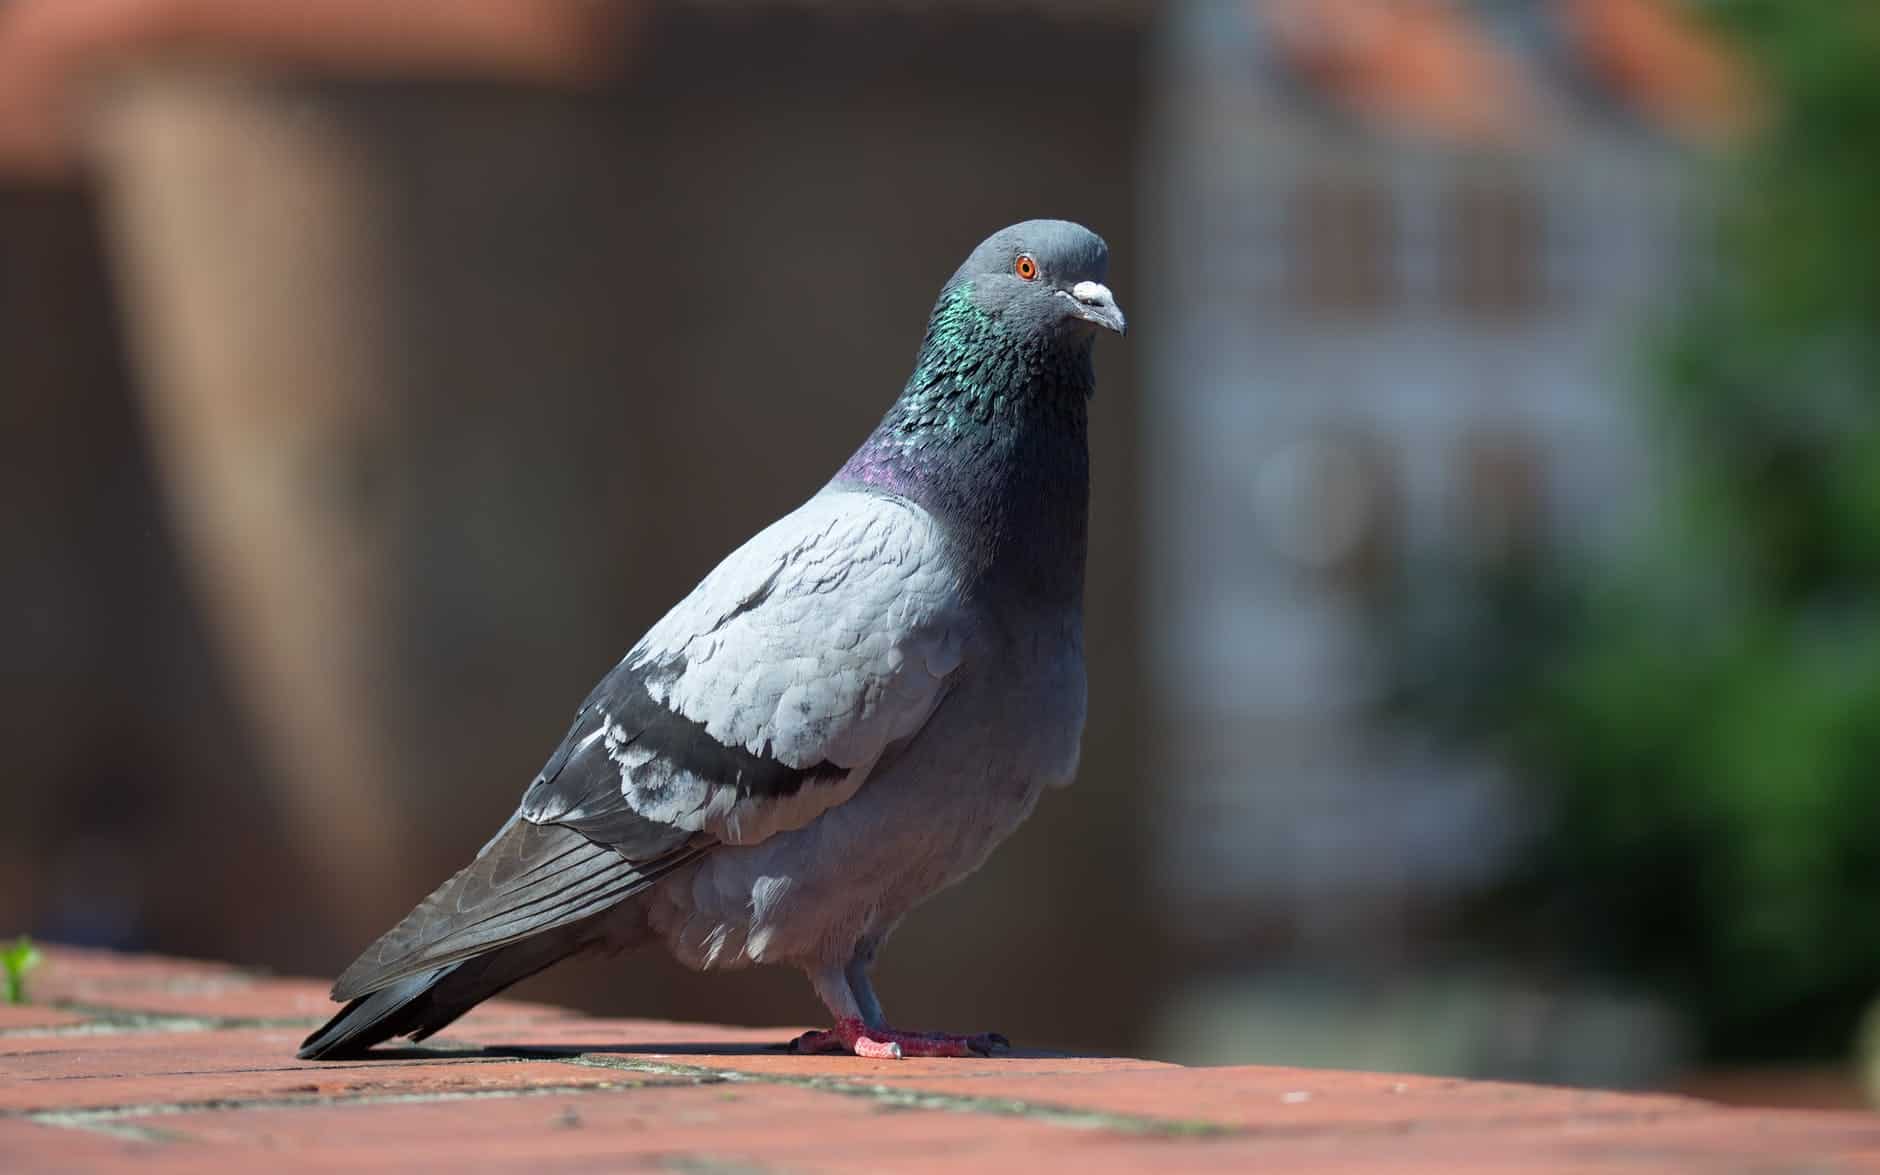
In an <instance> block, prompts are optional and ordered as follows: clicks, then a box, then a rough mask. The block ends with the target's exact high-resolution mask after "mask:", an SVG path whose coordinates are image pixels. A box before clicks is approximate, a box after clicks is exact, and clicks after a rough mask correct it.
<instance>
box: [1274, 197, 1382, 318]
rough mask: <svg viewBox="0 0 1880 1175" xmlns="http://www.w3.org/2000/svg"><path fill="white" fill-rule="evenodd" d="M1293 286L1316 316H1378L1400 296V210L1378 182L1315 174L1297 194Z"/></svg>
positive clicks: (1297, 295) (1293, 242) (1304, 303)
mask: <svg viewBox="0 0 1880 1175" xmlns="http://www.w3.org/2000/svg"><path fill="white" fill-rule="evenodd" d="M1292 220H1293V234H1292V244H1293V266H1292V274H1291V278H1292V288H1293V292H1294V296H1295V297H1296V298H1297V299H1298V302H1299V305H1300V306H1301V307H1302V308H1303V309H1304V310H1305V311H1306V312H1308V313H1310V314H1314V315H1346V314H1369V313H1376V312H1377V311H1380V310H1382V309H1384V308H1385V307H1387V306H1389V305H1390V304H1391V303H1392V302H1393V301H1394V300H1395V298H1396V296H1397V249H1396V244H1397V232H1396V229H1397V224H1396V208H1395V206H1394V202H1393V201H1392V199H1391V195H1390V193H1389V192H1388V191H1387V190H1386V189H1385V188H1384V187H1383V186H1382V185H1380V184H1378V183H1377V182H1375V181H1373V180H1369V179H1363V178H1353V177H1345V176H1313V177H1310V178H1308V179H1306V180H1304V181H1302V182H1301V183H1300V185H1299V186H1298V188H1296V189H1295V190H1294V192H1293V207H1292Z"/></svg>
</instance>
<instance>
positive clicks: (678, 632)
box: [627, 492, 965, 767]
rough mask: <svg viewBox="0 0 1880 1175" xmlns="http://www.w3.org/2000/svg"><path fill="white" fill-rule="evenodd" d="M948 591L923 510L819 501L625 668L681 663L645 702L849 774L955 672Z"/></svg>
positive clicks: (798, 762)
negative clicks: (833, 765) (656, 702)
mask: <svg viewBox="0 0 1880 1175" xmlns="http://www.w3.org/2000/svg"><path fill="white" fill-rule="evenodd" d="M958 591H959V584H958V579H957V577H956V576H955V574H954V573H953V571H952V569H951V567H950V566H949V565H948V561H947V559H946V558H945V544H944V541H943V539H942V536H941V533H940V530H939V527H938V525H937V524H936V523H935V522H934V520H933V518H932V517H931V516H930V515H928V514H927V512H926V511H924V510H922V509H921V508H920V507H918V506H915V505H913V504H912V503H910V502H905V501H902V500H901V499H898V498H890V497H884V496H881V495H877V494H866V493H854V492H826V493H823V494H819V495H818V496H816V497H814V498H812V499H810V500H809V501H808V502H807V503H805V504H804V505H803V506H802V507H801V508H799V509H797V510H795V511H793V512H792V513H790V514H788V515H786V516H785V517H784V518H783V519H781V520H779V521H778V522H777V523H776V524H774V525H773V526H771V527H770V528H769V529H767V530H765V531H763V532H762V533H760V534H759V535H758V536H757V537H756V538H754V539H752V540H751V541H750V542H749V543H747V544H746V545H745V546H744V547H743V548H741V549H739V550H738V551H737V552H735V553H734V554H733V555H732V556H731V557H730V558H728V559H726V560H725V562H724V563H723V564H721V565H720V566H719V568H718V569H717V570H716V571H714V572H713V573H712V574H711V575H710V576H708V577H706V579H705V581H704V582H703V583H701V584H699V586H698V589H697V590H696V591H694V592H693V593H692V595H691V596H689V597H687V598H686V600H685V601H684V602H682V603H681V604H680V605H679V606H678V607H676V608H674V609H673V610H672V612H670V613H668V614H667V616H666V617H665V618H664V619H662V620H661V621H660V622H659V623H658V624H656V625H654V626H653V628H652V630H651V631H650V632H648V633H647V634H646V637H645V638H644V639H643V640H641V642H640V643H639V644H638V645H637V646H635V648H634V650H633V652H631V653H629V654H628V655H627V660H628V662H629V663H632V664H659V663H662V662H679V661H682V662H683V664H684V670H683V672H681V673H679V674H677V675H676V676H673V677H671V678H670V679H667V680H663V681H658V680H656V684H655V687H654V691H653V692H654V696H655V697H656V698H658V699H659V700H660V701H661V702H664V703H665V704H666V705H668V706H671V707H672V708H673V709H674V710H676V711H678V712H679V713H681V714H683V715H685V716H686V717H687V718H690V719H692V720H693V721H695V722H699V723H702V724H703V725H704V726H705V729H706V730H707V731H708V732H710V734H711V735H712V737H714V738H716V739H719V740H720V741H722V742H724V743H727V744H731V745H737V746H743V747H744V748H746V749H747V750H750V751H752V752H755V753H759V754H768V755H771V756H773V757H775V758H776V759H778V760H779V761H780V762H783V763H786V764H788V765H790V766H792V767H807V766H809V765H811V764H813V763H816V762H819V761H823V760H827V761H829V762H832V763H837V764H840V765H841V766H844V767H854V766H859V765H861V764H864V763H868V762H871V761H872V760H874V759H875V757H876V756H878V755H879V754H880V753H881V751H882V749H883V748H885V747H886V746H887V745H888V744H889V743H890V742H892V741H894V740H895V739H897V738H902V737H905V736H906V735H908V734H911V733H913V731H914V730H916V729H918V728H919V727H920V725H921V724H922V723H923V722H925V720H926V718H927V716H928V714H929V713H931V711H932V706H933V704H934V703H935V702H936V701H937V700H938V698H939V695H940V691H941V683H942V682H943V680H944V679H945V677H946V676H947V674H949V673H950V672H952V670H953V669H954V668H955V667H956V666H957V665H958V664H959V660H960V655H961V650H962V648H963V646H964V636H965V631H964V623H963V621H964V617H963V615H962V614H961V611H960V606H959V601H958Z"/></svg>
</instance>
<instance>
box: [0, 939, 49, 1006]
mask: <svg viewBox="0 0 1880 1175" xmlns="http://www.w3.org/2000/svg"><path fill="white" fill-rule="evenodd" d="M39 960H40V955H39V948H38V947H36V946H34V945H33V940H32V939H30V938H27V937H26V936H25V935H21V936H20V937H19V938H18V939H17V940H15V941H14V943H13V945H12V946H9V947H0V973H3V977H4V979H5V986H6V1002H7V1003H9V1004H23V1003H25V1002H26V976H27V973H28V972H30V971H31V970H32V969H33V968H35V967H37V966H39Z"/></svg>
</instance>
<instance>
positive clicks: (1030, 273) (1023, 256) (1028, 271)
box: [1012, 253, 1038, 282]
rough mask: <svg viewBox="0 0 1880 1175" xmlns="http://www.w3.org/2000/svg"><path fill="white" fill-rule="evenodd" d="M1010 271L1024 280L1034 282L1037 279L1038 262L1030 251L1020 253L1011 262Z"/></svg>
mask: <svg viewBox="0 0 1880 1175" xmlns="http://www.w3.org/2000/svg"><path fill="white" fill-rule="evenodd" d="M1012 272H1013V273H1016V274H1017V275H1018V276H1019V277H1020V278H1021V279H1023V280H1025V281H1028V282H1035V281H1037V280H1038V263H1037V261H1035V260H1033V259H1032V256H1031V254H1030V253H1020V254H1019V255H1018V259H1017V260H1016V261H1013V262H1012Z"/></svg>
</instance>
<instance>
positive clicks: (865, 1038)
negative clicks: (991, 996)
mask: <svg viewBox="0 0 1880 1175" xmlns="http://www.w3.org/2000/svg"><path fill="white" fill-rule="evenodd" d="M1011 1047H1012V1042H1011V1041H1009V1040H1007V1039H1005V1037H1003V1036H1001V1035H999V1034H998V1033H996V1032H980V1033H976V1034H974V1035H971V1036H958V1035H955V1034H953V1033H950V1032H897V1031H896V1030H894V1029H892V1028H869V1027H868V1026H867V1025H865V1024H863V1023H862V1022H861V1021H860V1020H854V1019H843V1020H838V1021H836V1026H835V1027H834V1028H826V1029H819V1030H817V1031H814V1032H805V1033H804V1034H803V1035H801V1036H799V1037H797V1038H796V1039H795V1040H793V1041H791V1042H790V1050H791V1051H792V1052H797V1053H847V1054H850V1055H852V1056H857V1057H870V1058H873V1059H875V1060H882V1061H898V1060H900V1059H901V1058H903V1057H990V1056H992V1055H993V1054H995V1053H1003V1052H1008V1051H1010V1050H1011Z"/></svg>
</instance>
